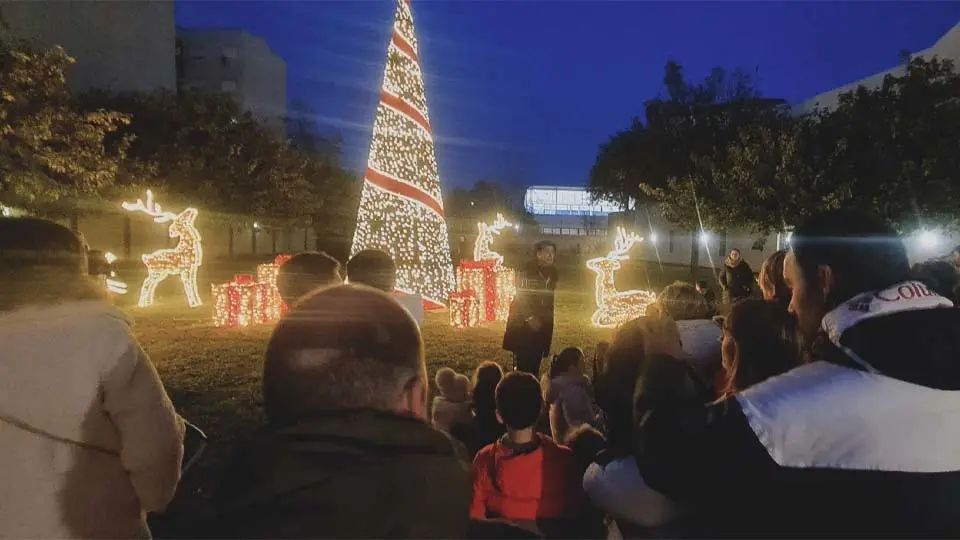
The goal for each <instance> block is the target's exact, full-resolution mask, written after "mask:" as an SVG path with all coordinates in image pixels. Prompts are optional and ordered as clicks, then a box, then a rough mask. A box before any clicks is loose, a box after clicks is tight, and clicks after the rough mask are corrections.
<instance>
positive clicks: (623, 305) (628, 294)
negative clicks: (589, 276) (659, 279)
mask: <svg viewBox="0 0 960 540" xmlns="http://www.w3.org/2000/svg"><path fill="white" fill-rule="evenodd" d="M642 241H643V238H641V237H640V236H638V235H636V234H634V233H630V234H627V232H626V231H625V230H624V229H623V227H617V236H616V238H615V239H614V248H613V251H611V252H610V253H608V254H607V256H606V257H597V258H595V259H590V260H589V261H587V268H589V269H590V270H593V271H594V272H596V274H597V279H596V284H595V289H594V294H595V299H596V303H597V310H596V311H594V312H593V317H591V322H592V323H593V325H594V326H597V327H600V328H616V327H618V326H620V325H621V324H623V323H625V322H627V321H631V320H633V319H636V318H637V317H641V316H643V315H644V314H646V312H647V306H649V305H650V304H652V303H654V302H655V301H656V300H657V295H656V294H654V293H652V292H650V291H642V290H635V291H617V287H616V284H615V283H614V280H613V274H614V272H616V271H617V270H619V269H620V266H621V265H620V261H622V260H626V259H629V258H630V257H629V255H627V251H629V250H630V248H631V247H633V245H634V244H636V243H637V242H642Z"/></svg>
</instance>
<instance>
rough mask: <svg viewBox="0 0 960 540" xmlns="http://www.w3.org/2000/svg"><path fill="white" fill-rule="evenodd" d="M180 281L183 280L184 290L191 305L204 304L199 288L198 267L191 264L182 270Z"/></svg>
mask: <svg viewBox="0 0 960 540" xmlns="http://www.w3.org/2000/svg"><path fill="white" fill-rule="evenodd" d="M180 281H182V282H183V292H184V294H186V295H187V303H189V304H190V307H197V306H199V305H201V304H203V301H202V300H200V291H198V290H197V267H196V266H191V267H190V268H188V269H187V270H184V271H182V272H180Z"/></svg>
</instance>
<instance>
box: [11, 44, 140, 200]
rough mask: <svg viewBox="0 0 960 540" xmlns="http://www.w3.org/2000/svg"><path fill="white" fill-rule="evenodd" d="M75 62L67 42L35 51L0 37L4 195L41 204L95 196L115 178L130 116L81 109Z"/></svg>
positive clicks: (125, 140) (126, 145)
mask: <svg viewBox="0 0 960 540" xmlns="http://www.w3.org/2000/svg"><path fill="white" fill-rule="evenodd" d="M72 62H73V60H72V59H71V58H70V57H69V56H67V54H66V53H65V52H64V50H63V49H62V48H60V47H54V48H52V49H49V50H42V51H41V50H35V49H32V48H31V47H29V46H28V45H27V44H25V43H23V42H19V41H13V40H0V196H2V197H3V199H4V200H5V201H10V202H13V203H17V204H26V205H39V204H45V203H50V202H53V201H56V200H57V199H59V198H61V197H64V196H71V195H72V196H77V195H85V194H93V193H97V192H98V191H100V190H102V189H104V188H106V187H109V186H110V185H112V184H113V182H114V181H115V178H116V173H117V170H118V167H119V163H120V160H122V159H123V157H124V154H125V152H126V150H127V147H128V145H129V142H130V141H129V138H128V137H125V136H119V137H115V138H114V141H113V145H112V151H108V150H107V149H106V148H105V145H104V139H105V137H108V136H110V135H116V134H117V133H118V130H120V129H121V128H122V127H123V126H125V125H126V124H128V123H129V116H128V115H125V114H122V113H118V112H115V111H111V110H107V109H101V108H91V109H87V110H80V109H78V108H77V107H76V106H75V102H74V99H73V97H72V96H71V94H70V93H69V91H68V89H67V85H66V70H67V67H68V66H69V65H70V63H72Z"/></svg>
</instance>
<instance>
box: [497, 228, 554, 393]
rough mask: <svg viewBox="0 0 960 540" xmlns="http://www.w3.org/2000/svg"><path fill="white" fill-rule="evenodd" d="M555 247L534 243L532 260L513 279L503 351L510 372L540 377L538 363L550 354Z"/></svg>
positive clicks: (547, 241)
mask: <svg viewBox="0 0 960 540" xmlns="http://www.w3.org/2000/svg"><path fill="white" fill-rule="evenodd" d="M556 255H557V246H556V244H554V243H553V242H550V241H549V240H542V241H540V242H537V245H536V257H535V258H534V259H533V260H531V261H530V262H528V263H527V264H526V265H524V267H523V268H521V269H520V271H519V273H518V275H517V297H516V298H515V299H514V301H513V304H512V305H511V306H510V317H509V318H508V319H507V329H506V332H504V334H503V348H504V349H505V350H508V351H510V352H512V353H513V360H514V368H515V369H517V370H518V371H525V372H527V373H532V374H534V375H535V376H537V377H539V376H540V362H541V361H542V360H543V357H545V356H547V355H548V354H550V343H551V342H552V341H553V305H554V293H555V292H556V290H557V269H556V268H555V267H554V266H553V262H554V259H555V258H556Z"/></svg>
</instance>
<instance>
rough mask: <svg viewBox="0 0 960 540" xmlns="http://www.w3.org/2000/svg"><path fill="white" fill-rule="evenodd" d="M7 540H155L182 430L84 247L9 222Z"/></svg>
mask: <svg viewBox="0 0 960 540" xmlns="http://www.w3.org/2000/svg"><path fill="white" fill-rule="evenodd" d="M0 282H2V283H3V285H2V286H0V343H2V344H3V346H2V347H0V388H2V391H0V440H2V441H3V444H0V478H2V481H0V537H3V538H149V536H150V529H149V528H148V527H147V520H146V514H147V512H158V511H161V510H163V509H164V508H165V507H166V506H167V505H168V504H169V503H170V501H171V500H172V499H173V496H174V493H175V491H176V488H177V484H178V483H179V481H180V467H181V464H182V460H183V437H184V430H185V428H184V423H183V420H182V419H181V418H180V417H179V415H177V413H176V411H175V410H174V407H173V404H172V403H171V402H170V398H169V397H167V393H166V391H165V390H164V387H163V383H161V382H160V377H159V376H158V375H157V371H156V370H155V369H154V367H153V364H151V363H150V360H149V359H148V358H147V355H146V354H145V353H144V352H143V349H141V348H140V344H139V343H137V340H136V339H135V338H134V337H133V334H132V333H131V324H132V323H131V320H130V319H129V318H128V317H127V316H126V315H125V314H124V313H123V312H122V311H120V310H119V309H117V308H115V307H114V306H112V305H110V304H109V303H108V302H107V301H106V299H105V296H106V291H105V290H104V289H103V287H101V286H100V285H98V284H97V283H96V282H95V281H94V280H93V279H92V278H91V276H90V275H89V269H88V254H87V250H86V247H85V246H84V243H83V242H82V240H81V239H80V238H79V237H78V236H77V235H76V234H75V233H73V232H72V231H70V230H69V229H67V228H66V227H63V226H61V225H58V224H56V223H54V222H52V221H46V220H43V219H34V218H0Z"/></svg>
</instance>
